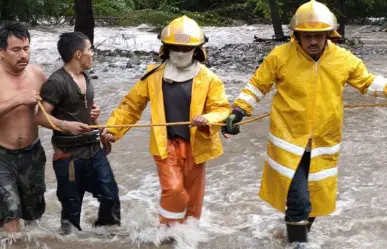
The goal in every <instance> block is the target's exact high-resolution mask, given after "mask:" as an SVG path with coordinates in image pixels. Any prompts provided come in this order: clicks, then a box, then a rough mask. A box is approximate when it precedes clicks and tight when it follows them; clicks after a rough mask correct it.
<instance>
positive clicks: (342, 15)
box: [337, 0, 346, 38]
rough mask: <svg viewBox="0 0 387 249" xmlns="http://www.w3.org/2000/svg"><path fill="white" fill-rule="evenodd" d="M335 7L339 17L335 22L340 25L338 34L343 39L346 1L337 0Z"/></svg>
mask: <svg viewBox="0 0 387 249" xmlns="http://www.w3.org/2000/svg"><path fill="white" fill-rule="evenodd" d="M337 5H338V6H337V7H338V9H339V11H340V15H339V16H338V18H337V21H338V23H339V24H340V26H339V29H338V32H339V33H340V35H341V36H342V37H343V38H344V37H345V19H346V11H345V5H346V0H337Z"/></svg>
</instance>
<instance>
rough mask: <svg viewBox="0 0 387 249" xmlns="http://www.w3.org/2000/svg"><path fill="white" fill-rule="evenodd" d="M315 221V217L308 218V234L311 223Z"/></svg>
mask: <svg viewBox="0 0 387 249" xmlns="http://www.w3.org/2000/svg"><path fill="white" fill-rule="evenodd" d="M315 219H316V217H309V218H308V222H309V224H308V233H309V232H310V230H311V229H312V224H313V222H314V220H315Z"/></svg>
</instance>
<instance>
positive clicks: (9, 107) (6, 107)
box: [0, 96, 23, 119]
mask: <svg viewBox="0 0 387 249" xmlns="http://www.w3.org/2000/svg"><path fill="white" fill-rule="evenodd" d="M22 104H23V103H22V101H21V100H20V98H18V97H17V96H14V97H12V98H10V99H8V100H6V101H3V102H0V119H1V118H3V117H4V116H5V115H7V114H8V113H10V112H11V111H13V110H14V109H16V108H17V107H19V106H21V105H22Z"/></svg>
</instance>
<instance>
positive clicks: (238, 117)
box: [222, 109, 245, 137]
mask: <svg viewBox="0 0 387 249" xmlns="http://www.w3.org/2000/svg"><path fill="white" fill-rule="evenodd" d="M244 116H245V114H244V113H243V111H242V110H238V109H233V110H232V112H231V114H230V116H228V117H227V118H226V120H225V121H224V122H225V123H226V125H225V126H222V134H223V136H225V134H230V135H236V134H238V133H239V132H240V128H239V125H234V124H235V123H238V122H240V121H242V119H243V117H244ZM225 137H226V136H225Z"/></svg>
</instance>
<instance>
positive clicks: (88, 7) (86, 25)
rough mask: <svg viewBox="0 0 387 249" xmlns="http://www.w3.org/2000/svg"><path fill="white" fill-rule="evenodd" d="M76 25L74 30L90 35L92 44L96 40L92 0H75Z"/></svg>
mask: <svg viewBox="0 0 387 249" xmlns="http://www.w3.org/2000/svg"><path fill="white" fill-rule="evenodd" d="M74 4H75V27H74V31H79V32H82V33H84V34H85V35H86V36H87V37H89V39H90V42H91V44H93V42H94V26H95V23H94V15H93V4H92V0H74Z"/></svg>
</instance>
